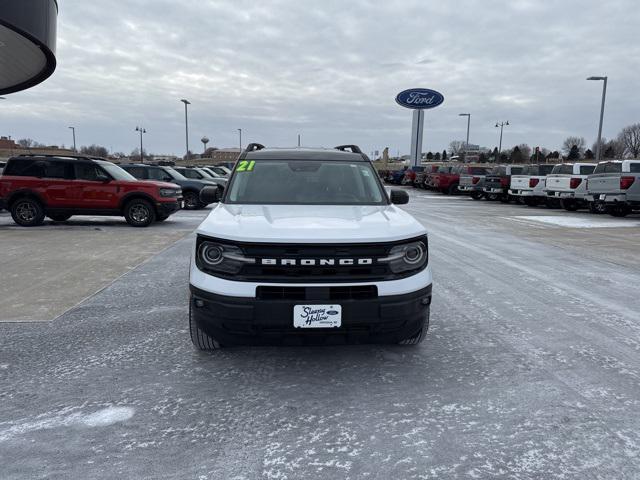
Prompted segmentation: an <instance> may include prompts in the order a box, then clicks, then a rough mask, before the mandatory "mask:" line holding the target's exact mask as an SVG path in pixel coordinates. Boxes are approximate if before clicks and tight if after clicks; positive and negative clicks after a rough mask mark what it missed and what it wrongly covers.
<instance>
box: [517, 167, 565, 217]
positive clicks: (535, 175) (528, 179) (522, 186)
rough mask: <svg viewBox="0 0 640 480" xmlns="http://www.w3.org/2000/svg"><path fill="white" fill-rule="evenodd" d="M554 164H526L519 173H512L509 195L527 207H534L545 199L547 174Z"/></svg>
mask: <svg viewBox="0 0 640 480" xmlns="http://www.w3.org/2000/svg"><path fill="white" fill-rule="evenodd" d="M553 167H555V165H547V164H544V165H527V166H526V167H525V169H524V170H523V171H522V173H521V174H520V175H512V176H511V182H510V188H509V195H510V196H511V197H512V198H515V199H516V200H518V201H521V202H522V203H524V204H525V205H528V206H529V207H536V206H538V205H540V203H542V202H544V201H545V200H546V194H545V192H544V189H545V188H546V182H547V175H549V174H550V173H551V171H552V170H553Z"/></svg>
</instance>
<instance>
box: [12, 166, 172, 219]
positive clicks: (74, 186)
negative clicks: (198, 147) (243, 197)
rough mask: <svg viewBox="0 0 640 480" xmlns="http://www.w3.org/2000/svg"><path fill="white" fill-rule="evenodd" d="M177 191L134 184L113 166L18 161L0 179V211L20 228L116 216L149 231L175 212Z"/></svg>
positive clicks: (156, 184)
mask: <svg viewBox="0 0 640 480" xmlns="http://www.w3.org/2000/svg"><path fill="white" fill-rule="evenodd" d="M181 203H182V189H181V188H180V187H179V186H178V185H174V184H173V183H165V182H155V181H139V180H136V179H135V178H134V177H132V176H131V175H130V174H128V173H127V172H125V171H124V170H123V169H121V168H120V167H118V166H117V165H115V164H113V163H110V162H107V161H104V160H101V159H97V158H91V157H80V156H78V157H67V156H47V155H21V156H18V157H14V158H11V159H9V162H8V163H7V166H6V167H5V169H4V172H3V174H2V176H0V209H1V208H6V209H7V210H9V211H10V212H11V216H12V217H13V220H14V221H15V222H16V223H17V224H18V225H22V226H23V227H34V226H37V225H42V223H43V222H44V217H45V216H47V217H49V218H50V219H52V220H53V221H55V222H64V221H66V220H68V219H69V218H71V216H72V215H118V216H123V217H124V218H125V219H126V220H127V223H129V225H132V226H134V227H148V226H149V225H151V224H152V223H153V222H155V221H158V222H161V221H163V220H166V219H167V218H169V215H171V214H172V213H175V212H176V211H178V210H179V209H180V206H181Z"/></svg>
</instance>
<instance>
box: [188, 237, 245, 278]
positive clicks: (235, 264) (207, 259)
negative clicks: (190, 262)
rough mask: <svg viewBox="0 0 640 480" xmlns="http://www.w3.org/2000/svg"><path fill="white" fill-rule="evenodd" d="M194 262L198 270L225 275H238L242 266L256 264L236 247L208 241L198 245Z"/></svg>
mask: <svg viewBox="0 0 640 480" xmlns="http://www.w3.org/2000/svg"><path fill="white" fill-rule="evenodd" d="M196 260H197V265H198V268H199V269H200V270H203V271H210V272H213V273H215V272H219V273H227V274H236V273H240V270H241V269H242V266H243V265H245V264H252V263H256V259H255V258H249V257H245V256H244V253H243V252H242V250H241V249H240V248H238V247H235V246H233V245H223V244H221V243H215V242H209V241H203V242H202V243H200V245H199V246H198V251H197V255H196Z"/></svg>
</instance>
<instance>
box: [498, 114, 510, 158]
mask: <svg viewBox="0 0 640 480" xmlns="http://www.w3.org/2000/svg"><path fill="white" fill-rule="evenodd" d="M508 126H509V120H507V121H506V122H500V123H498V122H496V128H500V146H499V147H498V158H496V162H497V161H498V159H499V158H500V154H501V153H502V132H503V131H504V127H508Z"/></svg>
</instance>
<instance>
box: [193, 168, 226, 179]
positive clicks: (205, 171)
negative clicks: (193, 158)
mask: <svg viewBox="0 0 640 480" xmlns="http://www.w3.org/2000/svg"><path fill="white" fill-rule="evenodd" d="M196 170H197V171H198V172H200V173H201V174H202V175H204V176H205V177H207V178H218V177H219V176H220V175H217V174H215V173H213V172H211V171H210V170H208V169H206V168H196Z"/></svg>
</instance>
